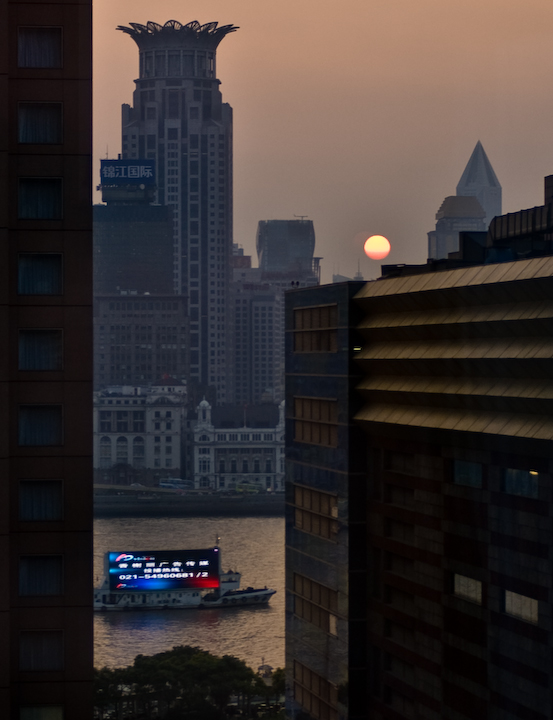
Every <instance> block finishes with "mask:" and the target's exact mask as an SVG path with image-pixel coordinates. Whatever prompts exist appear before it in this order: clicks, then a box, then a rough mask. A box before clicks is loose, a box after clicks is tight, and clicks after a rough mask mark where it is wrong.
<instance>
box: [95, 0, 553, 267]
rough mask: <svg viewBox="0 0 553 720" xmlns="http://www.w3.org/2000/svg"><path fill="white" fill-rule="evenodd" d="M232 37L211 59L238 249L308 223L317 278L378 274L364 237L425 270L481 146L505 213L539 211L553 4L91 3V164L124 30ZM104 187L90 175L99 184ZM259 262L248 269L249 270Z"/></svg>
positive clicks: (379, 0)
mask: <svg viewBox="0 0 553 720" xmlns="http://www.w3.org/2000/svg"><path fill="white" fill-rule="evenodd" d="M171 19H174V20H178V21H180V22H182V23H187V22H190V21H191V20H198V21H199V22H200V23H202V24H203V23H207V22H211V21H217V22H219V24H223V25H226V24H229V23H232V24H234V25H239V26H240V30H238V31H237V32H236V33H233V34H231V35H229V36H227V37H226V38H225V39H224V40H223V41H222V43H221V45H220V46H219V50H218V53H217V75H218V78H219V79H220V80H221V82H222V84H221V90H222V93H223V98H224V100H225V102H228V103H230V104H231V105H232V107H233V108H234V218H235V222H234V240H235V242H238V243H240V244H241V245H243V247H244V249H245V251H246V252H248V253H252V254H254V256H255V249H254V248H255V232H256V228H257V222H258V220H265V219H272V218H291V217H293V216H294V214H295V215H307V216H308V217H309V218H311V219H312V220H313V221H314V223H315V232H316V236H317V246H316V254H317V255H320V256H322V257H323V258H324V259H323V261H322V267H323V281H329V280H330V278H331V275H332V273H333V272H338V271H339V272H340V273H342V274H344V275H350V276H352V275H353V274H354V273H355V271H356V269H357V261H358V260H360V261H361V271H362V273H363V274H364V276H365V277H366V278H370V277H377V276H378V275H379V269H380V263H376V262H374V261H371V260H368V259H367V258H366V257H365V256H364V255H363V253H362V249H361V248H362V242H361V236H360V233H366V234H376V233H378V234H383V235H386V236H387V237H388V238H389V240H390V242H391V243H392V251H391V253H390V255H389V257H388V260H387V261H386V262H393V263H401V262H405V263H413V262H415V263H419V262H425V260H426V256H427V252H426V251H427V239H426V233H427V232H428V231H429V230H431V229H432V228H433V226H434V224H435V214H436V212H437V210H438V208H439V206H440V204H441V202H442V200H443V198H444V197H445V196H446V195H454V194H455V188H456V185H457V182H458V181H459V178H460V177H461V173H462V171H463V169H464V167H465V165H466V163H467V161H468V159H469V157H470V154H471V152H472V150H473V148H474V145H475V144H476V142H477V140H481V142H482V144H483V146H484V149H485V150H486V152H487V154H488V157H489V159H490V161H491V163H492V165H493V167H494V169H495V171H496V174H497V176H498V178H499V181H500V182H501V184H502V186H503V212H513V211H515V210H519V209H521V208H523V207H532V206H534V205H539V204H541V203H542V202H543V177H544V175H548V174H553V112H552V109H553V92H552V85H553V43H552V42H551V37H552V33H553V3H551V1H550V0H524V2H522V1H521V0H458V1H457V2H453V0H416V1H415V0H349V1H348V0H346V2H340V3H339V2H337V1H336V0H326V1H325V0H323V1H322V2H321V0H279V2H268V1H267V0H202V1H201V2H199V1H198V0H188V2H186V3H183V2H176V1H175V0H166V1H165V2H163V1H160V0H158V2H156V3H152V2H146V1H145V0H132V1H131V0H116V1H115V2H113V0H109V1H108V0H95V2H94V32H95V37H94V53H95V56H94V68H95V76H94V100H95V116H94V123H95V124H94V159H95V164H96V166H95V167H96V169H98V166H99V158H100V157H105V155H106V146H107V147H108V149H109V156H110V157H117V153H119V152H121V128H120V125H121V123H120V106H121V103H123V102H131V97H132V91H133V89H134V83H133V80H134V79H136V78H137V77H138V49H137V47H136V44H135V43H134V42H133V41H132V40H131V38H129V37H128V36H125V35H124V34H123V33H121V32H118V31H116V30H115V28H116V26H117V25H120V24H121V25H127V24H128V23H129V22H139V23H145V22H147V21H148V20H153V21H155V22H158V23H162V24H163V23H164V22H166V21H167V20H171ZM98 177H99V175H98V174H97V173H96V175H95V182H96V178H98ZM254 264H257V262H256V261H255V262H254Z"/></svg>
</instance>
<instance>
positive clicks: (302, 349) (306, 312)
mask: <svg viewBox="0 0 553 720" xmlns="http://www.w3.org/2000/svg"><path fill="white" fill-rule="evenodd" d="M337 324H338V306H337V305H324V306H320V307H309V308H297V309H296V310H294V352H296V353H317V352H337V351H338V332H337V330H336V326H337Z"/></svg>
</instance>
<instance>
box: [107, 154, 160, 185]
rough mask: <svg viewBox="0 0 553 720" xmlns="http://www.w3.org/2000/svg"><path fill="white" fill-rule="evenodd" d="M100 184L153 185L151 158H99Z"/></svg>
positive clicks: (153, 176) (153, 165)
mask: <svg viewBox="0 0 553 720" xmlns="http://www.w3.org/2000/svg"><path fill="white" fill-rule="evenodd" d="M100 181H101V183H102V185H153V184H154V182H155V162H154V161H153V160H100Z"/></svg>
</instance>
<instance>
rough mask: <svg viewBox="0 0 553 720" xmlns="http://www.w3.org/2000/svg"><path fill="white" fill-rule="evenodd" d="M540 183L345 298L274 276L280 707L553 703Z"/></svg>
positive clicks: (552, 261) (511, 713)
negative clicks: (283, 683)
mask: <svg viewBox="0 0 553 720" xmlns="http://www.w3.org/2000/svg"><path fill="white" fill-rule="evenodd" d="M551 189H552V185H551V179H550V178H546V203H545V205H544V206H542V207H541V208H532V209H530V210H524V211H520V212H519V213H514V214H511V215H508V216H503V217H497V218H496V219H495V220H494V222H493V223H492V225H491V227H490V230H489V231H488V234H487V239H486V241H485V242H484V243H479V242H477V238H474V237H471V234H470V233H469V234H468V237H467V238H465V240H466V243H465V242H463V241H462V242H461V248H460V251H459V252H458V253H457V254H456V256H454V257H452V258H451V259H450V260H447V261H446V260H444V261H436V262H432V263H428V264H427V265H424V266H418V267H408V266H407V267H406V266H385V267H384V268H383V270H384V274H383V277H382V278H381V279H379V280H377V281H375V282H369V283H366V284H365V285H363V286H362V287H361V289H360V290H359V289H356V288H352V286H351V285H350V284H348V285H345V286H342V287H345V288H351V290H350V297H351V300H349V301H348V302H345V301H344V302H345V306H346V307H347V308H348V309H347V311H346V310H343V309H341V305H340V298H338V297H337V296H336V292H337V290H336V289H335V288H340V287H341V286H339V285H336V286H328V287H321V288H315V289H305V290H299V291H294V292H291V293H289V295H288V298H287V313H288V314H287V373H288V376H287V383H288V385H287V408H288V419H287V429H286V436H287V441H286V445H287V458H288V461H287V462H288V468H287V483H286V484H287V489H286V492H287V494H286V500H287V508H288V509H287V539H286V546H287V549H286V553H287V569H286V586H287V619H286V623H287V629H286V634H287V668H289V670H288V672H289V676H288V688H289V697H288V701H287V703H288V712H289V717H297V716H298V714H299V713H304V717H309V718H313V719H316V718H331V719H338V718H346V717H348V718H349V720H352V718H366V717H367V716H369V715H370V716H371V717H374V718H375V719H378V720H380V719H382V720H383V719H384V718H391V717H393V718H398V720H403V719H407V718H412V717H421V718H429V719H433V720H462V718H471V719H472V718H497V719H498V720H499V718H501V720H511V719H512V720H514V719H515V718H522V717H532V718H536V719H537V718H539V719H540V720H550V719H551V718H552V717H553V710H552V704H551V701H550V699H551V691H552V689H553V688H552V680H551V678H552V676H553V674H552V670H553V667H552V662H553V661H552V656H551V653H550V652H549V648H550V646H551V644H552V643H553V631H552V628H551V604H552V600H553V598H552V596H551V576H552V573H553V567H552V565H551V563H552V560H551V558H553V539H552V538H553V524H552V518H553V497H552V495H551V476H552V474H553V444H552V440H551V437H552V430H551V419H550V418H551V407H550V405H551V400H550V398H551V396H552V388H551V380H550V378H551V375H552V373H553V361H552V360H551V358H552V354H551V352H550V347H549V345H550V337H551V335H552V331H553V310H552V308H553V279H552V278H553V256H552V255H551V247H550V240H549V233H548V232H547V228H548V227H549V226H550V224H551V211H552V205H551V194H552V193H551ZM529 223H530V224H529ZM515 229H516V232H514V236H511V235H510V230H515ZM509 244H510V245H511V247H510V248H509ZM477 247H479V248H480V257H478V258H477V257H476V254H477V253H476V248H477ZM465 249H468V250H469V251H470V252H468V253H467V255H466V256H464V255H463V252H464V250H465ZM525 250H527V251H530V252H531V253H532V255H531V256H530V257H528V258H525V259H517V257H520V256H521V255H522V253H523V252H524V251H525ZM509 252H510V253H511V254H512V255H511V257H506V258H505V253H509ZM504 258H505V261H503V262H498V259H500V260H503V259H504ZM354 290H355V292H354ZM343 295H344V296H346V299H347V291H346V290H343ZM333 308H335V309H333ZM333 312H335V313H338V318H340V317H341V315H340V313H343V315H344V316H345V318H346V322H345V326H346V327H344V329H343V330H341V322H340V320H338V322H334V321H333V319H332V313H333ZM348 313H349V318H348ZM335 327H337V332H338V335H337V336H336V335H335V330H334V328H335ZM348 328H349V330H348ZM347 332H349V333H352V335H350V337H349V341H348V342H347V343H346V342H340V339H339V338H340V333H342V337H344V338H347V337H348V335H347ZM346 348H347V350H345V349H346ZM348 352H349V353H350V358H351V357H353V361H352V364H351V366H350V368H349V369H347V372H346V371H344V372H340V363H342V367H344V368H345V363H346V360H347V358H346V357H345V356H344V353H346V355H347V353H348ZM302 365H303V367H304V368H305V370H304V372H303V373H302V371H301V369H302ZM336 368H337V370H336ZM340 382H341V383H342V385H341V386H340V384H339V383H340ZM348 382H349V383H350V385H349V386H348V385H347V383H348ZM352 423H354V426H352ZM359 432H361V433H362V444H361V446H360V449H359V450H358V451H357V452H355V453H354V462H355V464H354V465H353V467H350V468H348V467H347V465H346V464H345V460H342V464H341V465H339V464H338V462H337V461H335V460H334V455H333V454H334V453H338V452H339V451H342V452H343V453H344V458H346V457H347V452H348V449H349V448H350V447H351V446H350V445H349V444H348V442H349V443H351V442H355V443H357V442H359V435H358V433H359ZM358 447H359V446H358ZM335 467H337V468H338V469H339V470H342V469H343V472H342V475H341V476H340V475H339V474H338V473H337V472H336V471H335V470H334V468H335ZM330 470H332V472H330ZM348 493H349V494H348ZM346 498H347V505H346ZM344 538H347V543H345V542H344ZM346 547H347V552H346V550H345V548H346ZM346 588H347V595H346V594H345V592H344V589H346ZM355 623H356V624H355ZM352 627H355V628H356V631H355V633H354V632H352ZM344 668H346V669H347V673H346V672H345V670H344ZM346 681H347V683H348V684H347V686H346V685H345V684H344V682H346Z"/></svg>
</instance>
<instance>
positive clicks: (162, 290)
mask: <svg viewBox="0 0 553 720" xmlns="http://www.w3.org/2000/svg"><path fill="white" fill-rule="evenodd" d="M121 291H123V292H136V293H140V294H142V293H152V294H154V293H158V294H161V295H169V294H173V293H174V283H173V212H172V209H171V208H170V207H168V206H163V205H142V204H133V205H115V204H110V205H95V206H94V295H95V296H96V295H109V294H116V293H119V292H121Z"/></svg>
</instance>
